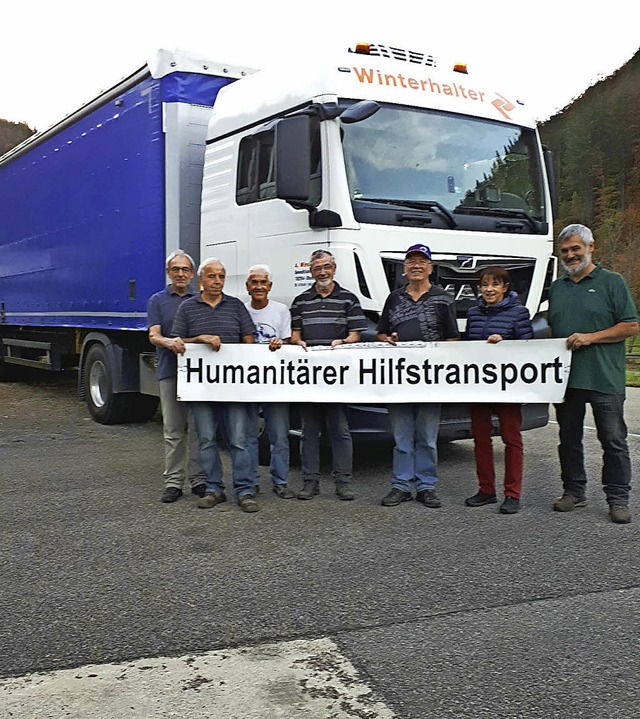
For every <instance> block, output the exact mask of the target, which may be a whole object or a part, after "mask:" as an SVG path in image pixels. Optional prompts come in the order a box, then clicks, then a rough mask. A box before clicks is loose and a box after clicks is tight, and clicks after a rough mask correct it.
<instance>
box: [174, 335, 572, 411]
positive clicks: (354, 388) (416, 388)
mask: <svg viewBox="0 0 640 719" xmlns="http://www.w3.org/2000/svg"><path fill="white" fill-rule="evenodd" d="M570 369H571V352H570V351H569V350H568V349H567V348H566V340H565V339H546V340H515V341H514V340H505V341H503V342H499V343H497V344H493V345H492V344H488V343H487V342H404V343H399V344H398V345H397V346H395V347H394V346H392V345H390V344H388V343H383V342H364V343H359V344H352V345H340V346H338V347H336V348H335V349H331V348H329V347H314V348H311V349H309V350H308V351H305V350H304V349H302V348H301V347H299V346H293V345H284V346H283V347H282V349H280V350H278V351H277V352H270V351H269V349H268V347H267V346H266V345H246V344H223V345H222V346H221V348H220V350H219V351H218V352H214V351H213V350H212V349H211V347H209V346H208V345H203V344H188V345H187V351H186V353H185V354H184V355H183V356H181V357H178V399H181V400H185V401H209V402H344V403H351V404H352V403H361V404H389V403H394V402H561V401H562V399H563V397H564V391H565V386H566V383H567V380H568V378H569V370H570Z"/></svg>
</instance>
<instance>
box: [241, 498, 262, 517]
mask: <svg viewBox="0 0 640 719" xmlns="http://www.w3.org/2000/svg"><path fill="white" fill-rule="evenodd" d="M238 506H239V507H240V509H241V510H242V511H243V512H249V513H253V512H257V511H258V510H259V509H260V507H259V506H258V503H257V502H256V498H255V497H254V496H253V494H244V495H242V497H240V498H239V499H238Z"/></svg>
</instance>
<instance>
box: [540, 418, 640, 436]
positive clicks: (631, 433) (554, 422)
mask: <svg viewBox="0 0 640 719" xmlns="http://www.w3.org/2000/svg"><path fill="white" fill-rule="evenodd" d="M549 424H558V423H557V422H556V421H555V419H550V420H549ZM584 428H585V429H590V430H591V431H592V432H597V431H598V430H597V429H596V428H595V427H589V426H588V425H586V424H585V426H584ZM627 437H633V438H634V439H640V434H634V433H633V432H627Z"/></svg>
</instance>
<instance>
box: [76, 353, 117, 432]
mask: <svg viewBox="0 0 640 719" xmlns="http://www.w3.org/2000/svg"><path fill="white" fill-rule="evenodd" d="M111 372H112V368H111V362H110V360H109V355H108V353H107V350H106V349H105V348H104V347H103V345H101V344H95V345H93V346H92V347H90V348H89V351H88V352H87V359H86V360H85V363H84V372H83V382H84V396H85V401H86V403H87V408H88V410H89V414H90V415H91V416H92V417H93V419H94V420H95V421H96V422H99V423H100V424H119V423H121V422H124V421H125V416H126V409H127V405H128V402H127V401H126V395H124V394H114V392H113V382H112V379H111V376H112V374H111Z"/></svg>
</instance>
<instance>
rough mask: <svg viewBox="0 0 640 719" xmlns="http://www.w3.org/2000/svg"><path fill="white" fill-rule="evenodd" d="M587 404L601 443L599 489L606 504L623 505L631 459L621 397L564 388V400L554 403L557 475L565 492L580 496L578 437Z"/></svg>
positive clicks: (582, 477) (581, 456)
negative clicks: (558, 472)
mask: <svg viewBox="0 0 640 719" xmlns="http://www.w3.org/2000/svg"><path fill="white" fill-rule="evenodd" d="M587 403H589V404H590V405H591V410H592V412H593V418H594V420H595V423H596V429H597V432H598V440H599V441H600V444H601V445H602V451H603V464H602V488H603V490H604V492H605V494H606V496H607V502H608V503H609V504H615V503H618V504H627V502H628V501H629V490H630V487H631V459H630V457H629V447H628V446H627V425H626V424H625V421H624V396H623V395H621V394H604V393H603V392H594V391H592V390H586V389H568V390H567V392H566V394H565V398H564V402H563V403H562V404H557V405H555V408H556V417H557V419H558V426H559V428H560V444H559V445H558V455H559V457H560V472H561V474H560V476H561V478H562V486H563V488H564V491H565V492H566V493H567V494H572V495H573V496H574V497H584V495H585V492H586V489H587V474H586V472H585V468H584V447H583V444H582V437H583V431H584V416H585V410H586V405H587Z"/></svg>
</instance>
